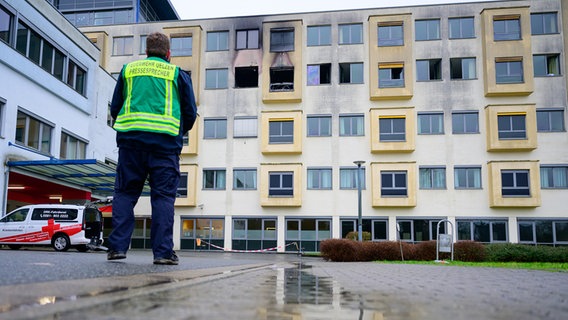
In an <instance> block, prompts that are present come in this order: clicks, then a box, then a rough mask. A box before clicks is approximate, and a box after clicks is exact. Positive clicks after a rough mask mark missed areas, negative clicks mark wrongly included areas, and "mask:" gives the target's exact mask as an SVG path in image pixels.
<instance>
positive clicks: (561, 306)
mask: <svg viewBox="0 0 568 320" xmlns="http://www.w3.org/2000/svg"><path fill="white" fill-rule="evenodd" d="M182 256H183V257H182V265H181V266H180V267H181V268H179V269H176V270H175V271H171V272H153V273H149V274H140V273H138V274H133V275H130V276H126V275H121V276H117V277H103V278H89V279H77V280H63V281H62V280H58V281H52V282H44V283H36V284H34V283H27V284H19V285H13V286H2V287H1V288H0V301H1V302H2V303H4V304H5V303H7V301H17V300H19V299H24V298H25V299H30V300H29V301H37V304H36V306H31V305H29V304H28V305H27V306H23V307H21V308H18V309H16V310H9V311H7V312H3V313H0V319H77V318H82V319H113V320H117V319H133V318H136V319H160V318H162V319H294V320H296V319H326V320H328V319H372V320H378V319H389V320H394V319H468V320H469V319H499V320H500V319H503V320H505V319H507V320H509V319H515V320H523V319H527V320H528V319H554V320H565V319H568V289H567V288H568V273H561V272H544V271H530V270H516V269H500V268H472V267H457V266H451V265H399V264H381V263H373V262H362V263H336V262H326V261H323V260H322V259H320V258H312V257H298V256H296V255H281V254H260V255H259V254H235V253H232V254H229V253H221V254H219V253H211V254H207V253H192V252H186V253H182ZM141 258H143V259H145V258H144V256H142V257H141ZM201 260H203V261H201ZM192 262H193V264H197V265H199V264H201V265H202V266H201V267H199V268H191V269H186V267H183V265H185V266H187V267H189V266H190V265H192ZM237 262H238V263H237ZM216 263H218V264H219V265H220V266H219V267H214V264H216ZM108 264H111V265H113V263H108ZM108 264H107V263H104V265H108ZM113 266H114V265H113ZM116 266H123V267H129V268H130V267H137V268H138V267H140V268H142V267H143V265H138V262H137V260H136V259H135V257H133V260H132V261H131V262H127V263H124V264H120V265H116ZM174 269H175V268H174ZM169 270H172V269H168V268H164V269H163V270H162V271H169ZM6 299H8V300H6ZM10 299H11V300H10ZM33 299H36V300H33ZM41 299H44V300H43V301H42V300H41ZM49 299H52V300H49ZM41 303H45V304H46V305H44V306H40V304H41ZM2 311H5V310H2V309H0V312H2Z"/></svg>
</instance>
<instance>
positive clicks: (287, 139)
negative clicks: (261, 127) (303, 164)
mask: <svg viewBox="0 0 568 320" xmlns="http://www.w3.org/2000/svg"><path fill="white" fill-rule="evenodd" d="M287 124H292V126H291V128H288V127H285V125H287ZM273 125H277V126H278V127H279V128H276V127H273ZM294 125H295V124H294V120H293V119H286V120H276V119H270V120H269V121H268V144H293V143H294V138H295V137H294ZM274 130H277V131H278V134H275V133H274Z"/></svg>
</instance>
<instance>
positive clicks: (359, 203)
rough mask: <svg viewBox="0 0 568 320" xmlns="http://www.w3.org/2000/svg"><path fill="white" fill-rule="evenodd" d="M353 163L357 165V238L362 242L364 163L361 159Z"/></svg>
mask: <svg viewBox="0 0 568 320" xmlns="http://www.w3.org/2000/svg"><path fill="white" fill-rule="evenodd" d="M353 163H354V164H356V165H357V204H358V213H359V219H358V221H357V236H358V238H359V242H363V215H362V211H361V210H362V209H361V182H362V180H363V179H362V178H361V165H362V164H363V163H365V161H363V160H357V161H353Z"/></svg>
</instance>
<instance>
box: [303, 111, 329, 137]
mask: <svg viewBox="0 0 568 320" xmlns="http://www.w3.org/2000/svg"><path fill="white" fill-rule="evenodd" d="M331 118H332V117H331V115H330V114H328V115H308V116H307V117H306V121H307V123H306V128H307V130H306V131H307V132H306V135H307V136H308V137H331V134H332V121H331V120H332V119H331ZM315 120H317V130H315V131H317V133H316V134H312V132H313V131H314V130H312V128H313V126H314V125H316V123H314V121H315ZM323 121H325V122H326V123H327V127H328V130H327V131H328V132H323V133H322V131H325V130H322V122H323ZM323 127H325V126H323Z"/></svg>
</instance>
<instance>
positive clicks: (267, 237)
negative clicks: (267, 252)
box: [233, 218, 277, 250]
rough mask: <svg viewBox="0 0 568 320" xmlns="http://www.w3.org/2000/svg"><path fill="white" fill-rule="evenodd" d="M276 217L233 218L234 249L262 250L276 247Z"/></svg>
mask: <svg viewBox="0 0 568 320" xmlns="http://www.w3.org/2000/svg"><path fill="white" fill-rule="evenodd" d="M276 236H277V231H276V219H274V218H272V219H270V218H269V219H263V218H238V219H233V250H262V249H270V248H274V247H276V245H277V243H276Z"/></svg>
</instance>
